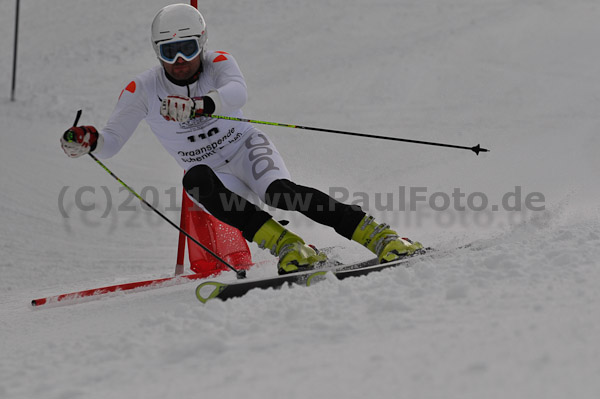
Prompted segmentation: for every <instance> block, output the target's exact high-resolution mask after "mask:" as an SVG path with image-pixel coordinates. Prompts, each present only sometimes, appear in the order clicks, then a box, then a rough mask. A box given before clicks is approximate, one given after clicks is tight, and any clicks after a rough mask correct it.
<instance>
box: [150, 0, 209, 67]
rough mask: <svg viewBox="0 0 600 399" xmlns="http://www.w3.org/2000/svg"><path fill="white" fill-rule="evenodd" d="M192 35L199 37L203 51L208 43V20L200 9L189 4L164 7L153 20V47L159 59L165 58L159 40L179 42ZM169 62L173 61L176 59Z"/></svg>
mask: <svg viewBox="0 0 600 399" xmlns="http://www.w3.org/2000/svg"><path fill="white" fill-rule="evenodd" d="M191 37H196V38H197V41H198V47H199V52H200V53H202V52H203V51H204V46H205V45H206V22H204V18H203V17H202V14H200V11H198V10H197V9H196V8H195V7H192V6H190V5H188V4H171V5H168V6H166V7H163V8H162V9H161V10H160V11H159V12H158V13H157V14H156V16H155V17H154V20H153V21H152V47H153V48H154V52H155V53H156V56H157V57H158V58H159V59H162V60H164V58H163V57H161V52H160V47H159V42H160V43H161V44H164V43H165V42H178V41H181V40H182V39H189V38H191ZM181 55H183V54H181ZM176 58H177V57H175V59H176ZM184 58H185V57H184ZM165 61H167V60H165ZM188 61H189V60H188ZM167 62H169V63H172V62H175V60H174V59H173V60H172V62H170V61H167Z"/></svg>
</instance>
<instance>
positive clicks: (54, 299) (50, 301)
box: [31, 274, 206, 307]
mask: <svg viewBox="0 0 600 399" xmlns="http://www.w3.org/2000/svg"><path fill="white" fill-rule="evenodd" d="M203 278H206V275H200V274H188V275H182V276H175V277H165V278H159V279H154V280H146V281H136V282H133V283H124V284H116V285H109V286H106V287H100V288H93V289H90V290H83V291H76V292H71V293H68V294H61V295H54V296H49V297H45V298H38V299H34V300H32V301H31V305H32V306H34V307H40V306H44V305H56V304H61V303H64V304H66V303H67V302H69V303H72V302H73V301H75V300H77V299H82V298H90V297H96V296H100V295H105V294H110V293H113V292H121V291H132V290H136V289H140V290H141V289H154V288H163V287H168V286H172V285H179V284H185V283H187V282H189V281H194V280H200V279H203Z"/></svg>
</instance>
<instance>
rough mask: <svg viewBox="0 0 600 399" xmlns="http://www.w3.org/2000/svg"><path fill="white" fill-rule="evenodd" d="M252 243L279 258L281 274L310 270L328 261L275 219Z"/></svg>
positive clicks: (261, 230) (270, 221)
mask: <svg viewBox="0 0 600 399" xmlns="http://www.w3.org/2000/svg"><path fill="white" fill-rule="evenodd" d="M252 241H254V242H255V243H257V244H258V246H259V247H260V248H266V249H269V250H270V251H271V253H272V254H273V255H275V256H278V257H279V262H278V263H277V269H278V272H279V274H287V273H295V272H299V271H304V270H310V269H313V268H314V267H315V265H316V264H318V263H321V262H325V261H326V260H327V255H325V254H324V253H322V252H318V251H317V250H315V249H314V248H312V247H309V246H308V245H306V244H305V243H304V240H302V238H300V237H298V236H297V235H296V234H294V233H292V232H291V231H289V230H286V229H285V228H284V227H283V226H282V225H281V224H279V223H278V222H276V221H275V220H273V219H269V220H268V221H267V222H266V223H265V224H263V225H262V226H261V228H260V229H258V231H257V232H256V234H255V235H254V238H253V240H252Z"/></svg>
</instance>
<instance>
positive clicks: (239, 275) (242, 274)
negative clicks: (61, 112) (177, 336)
mask: <svg viewBox="0 0 600 399" xmlns="http://www.w3.org/2000/svg"><path fill="white" fill-rule="evenodd" d="M81 112H82V111H81V110H79V111H77V117H76V118H75V123H73V126H77V122H79V118H80V117H81ZM88 155H89V156H90V157H92V159H93V160H94V161H96V162H97V163H98V165H100V166H101V167H102V169H104V170H105V171H106V172H107V173H108V174H109V175H111V176H112V177H114V178H115V180H117V181H118V182H119V183H121V185H122V186H123V187H125V188H126V189H127V191H129V192H130V193H131V194H133V195H134V196H135V197H136V198H138V199H139V200H140V201H142V203H144V204H145V205H146V206H147V207H149V208H150V209H152V210H153V211H154V212H155V213H156V214H157V215H158V216H160V217H161V218H162V219H163V220H165V221H166V222H167V223H169V224H170V225H171V226H173V227H175V228H176V229H177V230H179V232H181V233H182V234H183V235H185V236H186V237H187V238H189V239H190V240H192V241H193V242H194V243H195V244H196V245H198V246H200V248H202V249H203V250H205V251H206V252H208V253H209V254H211V255H212V256H213V257H214V258H215V259H217V260H218V261H219V262H221V263H223V264H224V265H225V266H227V267H228V268H229V269H231V270H233V271H234V272H235V274H236V275H237V278H239V279H242V278H246V271H245V270H238V269H236V268H235V267H233V266H232V265H230V264H229V263H227V262H226V261H225V260H223V259H222V258H221V257H220V256H219V255H217V254H216V253H214V252H213V251H211V250H210V249H208V248H207V247H206V246H205V245H203V244H202V243H201V242H200V241H198V240H196V239H195V238H194V237H192V236H191V235H190V234H189V233H188V232H187V231H185V230H183V229H182V228H181V227H179V226H177V225H176V224H175V223H173V221H171V219H169V218H168V217H166V216H165V215H163V214H162V213H161V212H160V211H159V210H158V209H156V208H155V207H153V206H152V205H150V204H149V203H148V201H146V200H145V199H144V198H143V197H142V196H141V195H139V194H138V193H136V192H135V191H134V190H133V189H132V188H131V187H129V186H128V185H127V184H125V182H124V181H123V180H121V179H119V177H117V175H115V174H114V173H113V172H112V171H111V170H110V169H108V168H107V167H106V165H104V164H103V163H102V162H101V161H100V160H99V159H98V158H96V156H95V155H94V154H92V153H91V152H90V153H88ZM184 195H185V194H184Z"/></svg>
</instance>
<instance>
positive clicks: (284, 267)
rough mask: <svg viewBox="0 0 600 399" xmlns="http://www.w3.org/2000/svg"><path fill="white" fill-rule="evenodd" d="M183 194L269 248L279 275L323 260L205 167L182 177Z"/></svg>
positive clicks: (250, 238) (194, 168) (299, 239)
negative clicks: (276, 263)
mask: <svg viewBox="0 0 600 399" xmlns="http://www.w3.org/2000/svg"><path fill="white" fill-rule="evenodd" d="M183 187H184V188H185V190H186V192H187V193H188V194H189V195H190V196H191V197H192V198H193V199H194V200H195V201H197V202H198V203H200V204H201V205H202V206H204V207H205V208H206V209H207V210H208V211H209V212H210V213H211V214H212V215H213V216H214V217H216V218H217V219H219V220H221V221H222V222H224V223H227V224H229V225H231V226H233V227H235V228H237V229H238V230H240V231H241V232H242V235H243V236H244V238H245V239H246V240H248V241H254V242H255V243H257V244H258V245H259V246H260V247H261V248H268V249H269V250H271V253H272V254H273V255H275V256H278V257H279V262H278V269H279V273H280V274H284V273H291V272H296V271H300V270H305V269H310V268H312V267H314V265H315V264H316V263H318V262H322V261H325V260H326V256H325V255H324V254H320V253H317V252H316V251H315V250H314V249H313V248H311V247H309V246H307V245H306V244H305V243H304V241H303V240H302V239H301V238H300V237H298V236H297V235H295V234H294V233H292V232H290V231H288V230H286V229H285V228H283V226H281V225H280V224H279V223H277V222H276V221H275V220H273V219H272V217H271V215H270V214H269V213H267V212H265V211H263V210H261V209H260V208H259V207H258V206H256V205H254V204H252V203H251V202H249V201H248V200H246V199H245V198H243V197H241V196H239V195H237V194H235V193H234V192H232V191H230V190H229V189H227V188H226V187H225V185H223V183H222V182H221V180H220V179H219V178H218V177H217V175H216V174H215V172H214V171H213V170H212V169H211V168H210V167H208V166H206V165H197V166H194V167H193V168H191V169H190V170H189V171H188V172H187V173H186V174H185V176H184V178H183Z"/></svg>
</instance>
